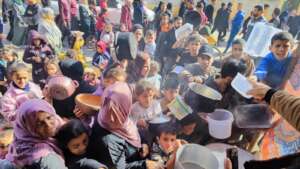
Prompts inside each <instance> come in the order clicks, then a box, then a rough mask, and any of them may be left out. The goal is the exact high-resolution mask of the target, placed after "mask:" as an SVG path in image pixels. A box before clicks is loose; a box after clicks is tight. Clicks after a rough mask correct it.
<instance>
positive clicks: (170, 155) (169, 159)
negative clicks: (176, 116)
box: [150, 124, 186, 168]
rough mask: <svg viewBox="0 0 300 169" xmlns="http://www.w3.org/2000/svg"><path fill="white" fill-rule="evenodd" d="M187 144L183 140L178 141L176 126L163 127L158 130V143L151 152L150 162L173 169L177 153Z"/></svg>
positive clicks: (155, 143) (154, 144)
mask: <svg viewBox="0 0 300 169" xmlns="http://www.w3.org/2000/svg"><path fill="white" fill-rule="evenodd" d="M183 144H186V142H185V141H183V140H177V133H176V127H175V125H174V124H171V125H170V124H168V125H161V126H160V127H159V128H158V135H157V136H156V142H154V143H153V145H152V149H151V151H150V160H153V161H157V162H160V163H161V165H162V167H165V168H173V167H172V166H173V165H174V162H175V158H176V151H177V150H178V148H179V147H180V146H181V145H183Z"/></svg>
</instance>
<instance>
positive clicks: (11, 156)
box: [6, 99, 63, 167]
mask: <svg viewBox="0 0 300 169" xmlns="http://www.w3.org/2000/svg"><path fill="white" fill-rule="evenodd" d="M40 111H43V112H47V113H49V114H51V115H53V116H54V118H55V119H56V127H57V128H59V127H60V126H61V125H62V123H63V121H62V119H61V118H60V117H59V116H58V115H57V114H56V112H55V110H54V108H53V107H52V106H51V105H50V104H49V103H48V102H46V101H44V100H40V99H31V100H28V101H26V102H24V103H23V104H21V106H20V107H19V109H18V110H17V117H16V121H15V126H14V140H13V143H12V144H11V145H10V147H9V152H8V154H7V156H6V159H7V160H9V161H11V162H13V163H14V164H16V165H17V166H21V167H22V166H24V165H31V164H32V163H33V162H34V161H36V160H39V159H40V158H41V157H45V156H47V155H48V154H49V153H56V154H58V155H62V152H61V150H60V149H59V148H58V147H57V146H56V144H55V140H54V139H53V138H46V139H45V138H41V137H40V136H39V135H38V134H37V133H36V131H35V130H36V120H37V119H36V115H37V112H40Z"/></svg>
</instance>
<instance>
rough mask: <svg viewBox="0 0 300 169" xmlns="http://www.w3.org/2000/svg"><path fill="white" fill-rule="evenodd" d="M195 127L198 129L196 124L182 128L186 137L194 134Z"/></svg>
mask: <svg viewBox="0 0 300 169" xmlns="http://www.w3.org/2000/svg"><path fill="white" fill-rule="evenodd" d="M195 127H196V123H192V124H188V125H185V126H183V127H182V132H183V133H184V134H185V135H191V134H192V133H193V132H194V129H195Z"/></svg>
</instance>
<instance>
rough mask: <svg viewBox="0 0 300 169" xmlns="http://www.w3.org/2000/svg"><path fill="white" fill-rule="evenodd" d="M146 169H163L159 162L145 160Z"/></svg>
mask: <svg viewBox="0 0 300 169" xmlns="http://www.w3.org/2000/svg"><path fill="white" fill-rule="evenodd" d="M146 168H147V169H164V165H163V164H162V163H161V162H159V161H152V160H146Z"/></svg>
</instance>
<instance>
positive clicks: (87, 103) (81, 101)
mask: <svg viewBox="0 0 300 169" xmlns="http://www.w3.org/2000/svg"><path fill="white" fill-rule="evenodd" d="M75 103H76V105H77V106H78V107H79V109H80V111H81V112H83V113H85V114H89V113H92V112H95V111H99V109H100V105H101V97H100V96H96V95H93V94H88V93H81V94H78V95H77V96H76V97H75Z"/></svg>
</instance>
